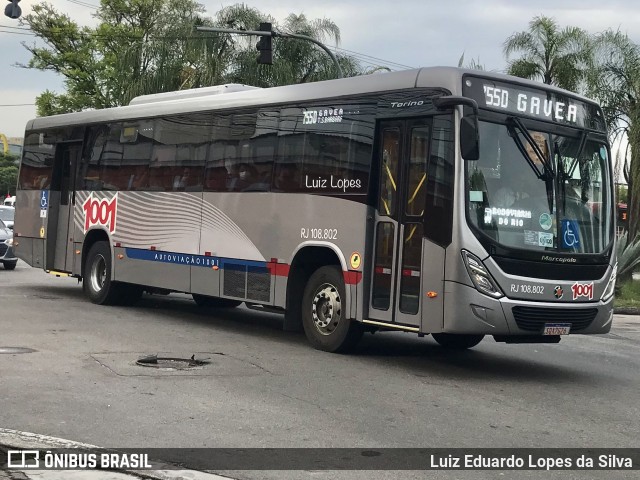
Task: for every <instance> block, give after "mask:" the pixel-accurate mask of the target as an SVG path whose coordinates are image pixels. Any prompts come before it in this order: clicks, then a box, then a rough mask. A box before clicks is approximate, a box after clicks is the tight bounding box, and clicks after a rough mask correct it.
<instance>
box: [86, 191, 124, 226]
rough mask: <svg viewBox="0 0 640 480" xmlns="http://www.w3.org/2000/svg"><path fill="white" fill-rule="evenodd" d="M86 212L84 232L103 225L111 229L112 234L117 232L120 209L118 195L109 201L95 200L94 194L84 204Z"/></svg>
mask: <svg viewBox="0 0 640 480" xmlns="http://www.w3.org/2000/svg"><path fill="white" fill-rule="evenodd" d="M82 209H83V210H84V232H85V233H87V230H89V228H91V227H92V226H94V225H102V226H104V227H107V228H108V229H109V232H110V233H113V232H115V231H116V211H117V209H118V194H117V193H116V194H115V195H114V196H113V198H112V199H111V200H110V201H108V200H107V199H102V200H98V199H97V198H93V192H91V195H90V196H89V198H87V199H86V200H85V202H84V203H83V204H82Z"/></svg>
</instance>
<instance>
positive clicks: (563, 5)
mask: <svg viewBox="0 0 640 480" xmlns="http://www.w3.org/2000/svg"><path fill="white" fill-rule="evenodd" d="M35 3H38V2H35V1H34V0H22V1H21V2H20V7H21V8H22V11H23V13H22V14H23V16H24V15H26V14H28V13H29V12H30V11H31V7H32V5H34V4H35ZM49 3H51V4H52V5H54V7H55V8H56V9H57V10H58V11H62V12H65V13H67V14H68V15H69V16H70V17H71V18H72V19H74V20H75V21H77V22H78V23H80V24H83V25H90V24H92V23H93V19H92V16H91V15H92V13H93V12H95V8H93V7H91V5H93V6H97V5H98V4H99V0H81V1H80V0H49ZM200 3H201V4H202V5H203V6H204V7H205V9H206V12H207V14H208V15H209V16H213V15H214V14H215V12H217V11H218V10H219V9H220V8H222V7H225V6H229V5H233V4H236V3H244V4H246V5H249V6H252V7H255V8H257V9H258V10H260V11H261V12H263V13H265V14H269V15H271V16H272V17H274V18H276V19H277V20H279V21H282V20H284V18H285V17H286V16H287V15H288V14H290V13H296V14H301V13H304V14H305V15H306V16H307V18H310V19H314V18H325V17H326V18H329V19H331V20H332V21H334V22H335V23H336V24H337V25H338V27H339V28H340V31H341V43H340V45H339V47H340V48H342V49H345V50H349V51H350V52H355V54H356V56H357V58H359V59H360V60H362V63H363V65H364V66H372V65H386V66H388V67H390V68H392V69H393V70H400V69H406V68H409V67H414V68H417V67H423V66H436V65H449V66H456V65H457V64H458V61H459V60H460V57H461V55H462V54H464V56H465V57H464V58H465V63H468V62H469V61H470V60H472V59H474V60H476V61H477V62H479V63H480V64H482V65H484V66H485V68H486V69H487V70H494V71H498V72H504V70H505V68H506V60H505V58H504V55H503V54H502V44H503V43H504V41H505V39H506V38H507V37H509V36H510V35H512V34H513V33H514V32H520V31H524V30H526V29H527V27H528V23H529V22H530V21H531V19H532V18H533V17H535V16H537V15H545V16H549V17H552V18H554V19H555V20H556V21H557V22H558V24H559V25H560V26H562V27H564V26H576V27H580V28H583V29H585V30H587V31H588V32H591V33H597V32H601V31H603V30H606V29H608V28H612V29H619V30H620V31H622V32H624V33H626V34H628V35H629V36H630V37H631V39H632V40H634V41H635V42H636V43H640V2H637V1H635V0H608V1H605V0H598V1H593V0H537V1H535V2H524V1H521V0H481V1H480V0H454V1H443V0H438V1H436V0H395V1H390V0H366V1H363V0H321V1H313V2H312V1H308V0H295V1H294V0H244V1H242V2H240V1H221V0H204V1H203V0H201V1H200ZM17 26H19V23H18V20H12V19H10V18H8V17H5V16H4V15H3V16H2V17H1V18H0V52H1V55H0V62H1V65H2V77H1V78H2V80H3V81H2V86H1V87H0V88H1V89H0V92H2V97H1V98H0V133H4V134H5V135H6V136H8V137H21V136H23V134H24V127H25V124H26V122H27V121H28V120H29V119H31V118H34V117H35V116H36V110H35V105H34V103H35V98H36V96H37V95H39V94H40V93H42V92H43V91H44V90H46V89H49V90H52V91H55V92H58V93H61V92H64V82H63V78H62V77H61V76H59V75H56V74H55V73H53V72H42V71H38V70H32V69H25V68H21V67H19V66H17V64H26V63H27V62H28V61H29V58H30V56H29V52H27V50H26V49H25V48H24V46H23V45H22V42H27V43H29V44H31V43H33V42H37V41H38V40H37V39H36V37H34V36H30V35H28V32H25V31H23V30H16V29H15V27H17ZM11 27H14V28H11ZM25 33H27V34H26V35H25Z"/></svg>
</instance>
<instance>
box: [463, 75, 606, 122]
mask: <svg viewBox="0 0 640 480" xmlns="http://www.w3.org/2000/svg"><path fill="white" fill-rule="evenodd" d="M463 92H464V95H465V96H466V97H470V98H473V99H474V100H475V101H476V102H478V106H479V107H480V108H489V109H492V110H498V111H503V112H505V113H510V114H513V115H518V116H526V117H531V118H536V119H538V120H545V121H548V122H554V123H560V124H563V125H570V126H574V127H581V128H588V129H592V130H599V131H602V132H604V131H606V129H605V124H604V119H603V117H602V113H601V112H600V109H599V108H598V107H597V106H596V105H593V104H590V103H586V102H583V101H581V100H577V99H575V98H573V97H570V96H568V95H562V94H559V93H556V92H550V91H545V90H542V89H539V90H538V89H534V88H529V87H524V86H521V85H516V84H512V83H507V82H500V81H495V80H489V79H486V78H476V77H472V76H468V75H467V76H465V77H464V79H463Z"/></svg>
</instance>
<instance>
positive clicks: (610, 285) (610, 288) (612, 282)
mask: <svg viewBox="0 0 640 480" xmlns="http://www.w3.org/2000/svg"><path fill="white" fill-rule="evenodd" d="M617 275H618V264H617V263H616V264H615V265H614V266H613V271H612V272H611V276H610V277H609V281H608V282H607V286H606V287H604V292H603V293H602V297H600V300H602V301H603V302H606V301H607V300H609V299H610V298H611V297H612V296H613V292H614V290H615V288H616V276H617Z"/></svg>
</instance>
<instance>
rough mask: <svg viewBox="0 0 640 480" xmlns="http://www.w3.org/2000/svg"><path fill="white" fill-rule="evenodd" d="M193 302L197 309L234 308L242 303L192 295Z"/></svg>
mask: <svg viewBox="0 0 640 480" xmlns="http://www.w3.org/2000/svg"><path fill="white" fill-rule="evenodd" d="M191 296H192V297H193V301H194V302H196V305H198V306H199V307H207V308H235V307H238V306H240V304H241V303H242V302H241V301H239V300H229V299H228V298H217V297H207V296H206V295H199V294H197V293H192V294H191Z"/></svg>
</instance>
